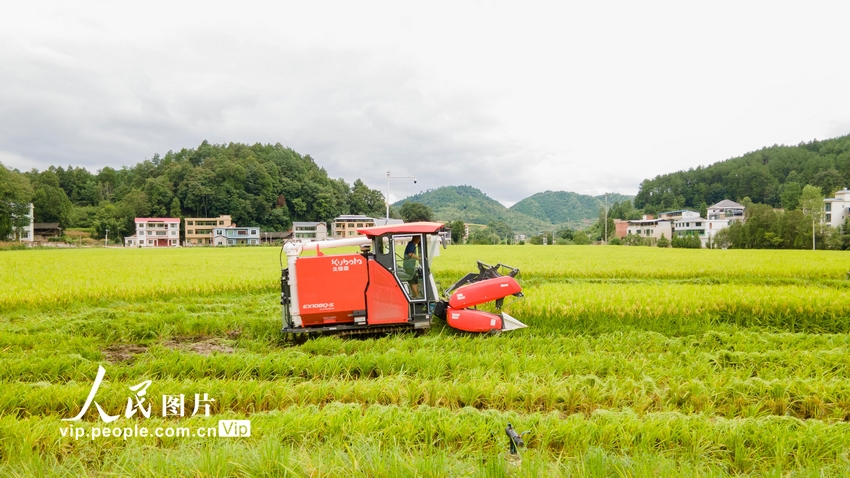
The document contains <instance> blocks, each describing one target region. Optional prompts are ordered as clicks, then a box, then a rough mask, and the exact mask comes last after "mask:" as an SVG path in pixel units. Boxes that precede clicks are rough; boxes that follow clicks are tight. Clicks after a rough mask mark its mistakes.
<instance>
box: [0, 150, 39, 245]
mask: <svg viewBox="0 0 850 478" xmlns="http://www.w3.org/2000/svg"><path fill="white" fill-rule="evenodd" d="M32 194H33V193H32V186H30V181H29V179H28V178H27V177H26V176H24V175H23V174H21V173H19V172H17V171H15V170H11V171H10V170H8V169H6V167H5V166H3V165H2V164H0V240H6V237H8V236H9V235H10V234H13V233H14V234H15V235H17V236H19V235H20V233H21V230H22V229H23V227H25V226H26V225H27V224H28V223H29V218H28V217H26V215H27V214H29V203H30V201H31V200H32ZM25 223H26V224H25Z"/></svg>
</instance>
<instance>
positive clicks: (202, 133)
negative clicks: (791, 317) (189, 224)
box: [0, 2, 850, 203]
mask: <svg viewBox="0 0 850 478" xmlns="http://www.w3.org/2000/svg"><path fill="white" fill-rule="evenodd" d="M444 7H445V8H448V6H444ZM668 7H669V5H666V6H665V5H659V4H654V3H651V4H648V5H642V6H640V7H636V6H634V5H632V4H629V3H624V4H620V5H618V6H617V8H613V9H611V10H610V11H609V9H608V7H603V6H594V5H582V6H578V5H566V4H565V5H560V6H558V5H554V4H553V5H550V6H541V5H530V6H527V7H522V8H520V7H517V6H515V5H514V4H507V3H504V4H503V3H499V2H496V3H493V4H488V8H481V6H480V5H477V6H475V5H454V4H452V5H451V8H452V15H446V11H445V10H444V9H441V8H440V7H439V6H437V7H436V8H434V9H428V10H424V11H423V10H412V9H408V8H407V7H405V6H404V5H398V4H394V3H386V4H382V5H374V4H370V5H366V6H363V5H355V4H349V3H331V4H323V5H312V4H298V5H292V4H279V5H272V6H269V5H265V4H254V3H250V2H249V3H247V4H245V5H240V6H239V7H238V8H236V7H232V6H229V5H227V4H225V5H216V4H210V5H205V8H197V6H192V5H191V4H180V5H176V4H171V3H168V4H166V3H157V2H153V3H146V4H145V5H119V4H110V5H106V6H99V7H94V6H88V5H70V4H65V3H63V2H57V3H55V4H52V5H50V4H45V5H42V4H39V5H30V4H27V5H23V4H22V5H21V6H18V7H16V9H17V10H16V11H15V12H11V13H14V15H9V16H6V17H5V18H4V19H0V63H2V64H3V65H4V68H2V69H0V84H2V85H3V88H2V89H0V104H3V105H4V107H3V108H2V110H0V150H2V151H5V152H6V154H7V155H10V156H7V157H8V158H10V159H9V160H8V161H9V162H10V163H12V164H10V165H11V166H12V167H19V168H23V169H29V168H31V167H33V166H35V167H39V168H45V167H47V166H49V165H66V164H72V165H75V166H84V167H87V168H89V169H92V170H94V169H98V168H101V167H103V166H105V165H111V166H113V167H120V166H122V165H127V166H130V165H133V164H136V163H138V162H140V161H142V160H144V159H145V158H149V157H151V156H153V155H154V154H155V153H159V154H164V153H165V152H167V151H169V150H179V149H181V148H192V147H196V146H197V145H198V144H200V143H201V142H202V141H203V140H208V141H210V142H213V143H228V142H242V143H249V144H252V143H256V142H261V143H278V142H279V143H281V144H283V145H285V146H288V147H291V148H293V149H294V150H296V151H298V152H300V153H302V154H310V155H311V156H312V157H313V158H314V159H315V160H316V161H317V163H318V164H319V165H321V166H323V167H324V168H325V169H326V170H327V171H328V172H329V174H330V175H331V176H332V177H342V178H344V179H345V180H347V181H348V182H352V181H353V180H354V179H356V178H361V179H363V181H364V182H366V183H367V184H368V185H369V186H371V187H373V188H376V189H379V190H382V191H383V190H384V189H385V188H386V171H387V170H391V171H393V173H394V174H398V175H415V176H417V178H419V182H418V183H417V184H415V185H414V184H412V182H407V181H396V182H394V184H393V189H392V191H393V194H394V195H398V196H399V197H404V196H406V195H410V194H414V193H417V192H419V191H421V190H423V189H432V188H437V187H440V186H444V185H458V184H469V185H472V186H475V187H478V188H480V189H482V190H483V191H484V192H485V193H487V194H488V195H490V196H491V197H493V198H495V199H497V200H500V201H502V202H504V203H511V202H515V201H518V200H520V199H522V198H524V197H527V196H529V195H531V194H534V193H536V192H540V191H544V190H547V189H548V190H568V191H575V192H579V193H584V194H601V193H604V192H606V191H610V192H620V193H627V194H634V193H636V192H637V188H638V187H639V184H640V181H641V180H643V179H646V178H651V177H654V176H655V175H657V174H663V173H667V172H672V171H676V170H679V169H688V168H691V167H696V166H698V165H707V164H710V163H713V162H716V161H721V160H724V159H728V158H730V157H733V156H737V155H740V154H743V153H745V152H747V151H750V150H753V149H758V148H760V147H763V146H769V145H771V144H774V143H785V144H796V143H798V142H800V141H807V140H810V139H812V138H815V137H817V138H821V139H823V138H826V137H832V136H837V135H841V134H846V133H847V132H848V130H850V126H849V125H850V123H848V120H847V117H848V116H847V113H846V112H847V111H850V109H848V108H850V99H848V94H847V91H846V88H844V85H843V81H842V80H841V78H845V77H846V76H847V75H848V74H849V73H850V67H848V66H847V64H846V62H836V61H834V59H835V58H840V57H841V53H842V50H841V46H842V45H843V44H844V42H843V41H842V37H841V36H840V35H841V32H842V31H843V29H842V28H839V27H840V26H842V24H841V19H842V18H844V17H843V16H841V15H838V13H840V11H839V10H840V9H837V8H828V7H827V8H824V7H819V8H816V9H814V10H812V11H811V12H810V11H808V10H806V11H805V12H798V11H796V10H794V9H784V8H778V7H776V8H771V9H770V10H769V11H765V10H764V9H760V8H756V7H752V6H746V7H739V6H737V4H736V6H735V11H736V15H729V14H728V11H729V10H728V9H729V8H732V7H731V6H724V5H723V4H719V5H717V6H716V8H712V9H700V8H697V7H693V6H686V5H678V6H675V8H668ZM827 13H833V14H832V15H829V14H827ZM763 17H764V18H767V19H769V20H770V22H768V23H767V24H766V23H765V22H763V21H761V20H763ZM13 19H14V20H13ZM805 19H808V20H812V19H817V20H818V22H820V23H818V27H817V28H811V29H809V27H808V26H807V25H809V23H807V22H806V21H803V20H805ZM814 23H817V22H813V24H814ZM783 25H784V26H786V27H787V26H789V25H794V26H795V30H794V31H797V32H798V34H797V35H794V36H788V35H779V36H777V35H775V32H776V31H781V28H782V26H783ZM807 29H808V30H807ZM718 31H722V32H724V33H723V34H722V35H717V34H716V32H718ZM795 58H806V62H805V65H807V66H800V65H798V63H799V62H796V63H795V61H796V60H795V61H792V60H794V59H795ZM793 65H798V66H793ZM814 65H830V68H822V67H820V66H814Z"/></svg>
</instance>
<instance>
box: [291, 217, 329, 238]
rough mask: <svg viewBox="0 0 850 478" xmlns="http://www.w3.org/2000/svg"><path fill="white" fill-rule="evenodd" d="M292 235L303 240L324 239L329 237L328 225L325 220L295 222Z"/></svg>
mask: <svg viewBox="0 0 850 478" xmlns="http://www.w3.org/2000/svg"><path fill="white" fill-rule="evenodd" d="M292 236H293V237H295V239H299V240H301V241H305V242H309V241H324V240H325V239H327V238H328V226H327V224H325V223H323V222H293V223H292Z"/></svg>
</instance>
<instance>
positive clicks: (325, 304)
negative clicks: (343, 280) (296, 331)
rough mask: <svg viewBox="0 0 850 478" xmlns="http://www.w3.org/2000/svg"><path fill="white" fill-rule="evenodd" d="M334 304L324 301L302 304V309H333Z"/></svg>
mask: <svg viewBox="0 0 850 478" xmlns="http://www.w3.org/2000/svg"><path fill="white" fill-rule="evenodd" d="M333 306H334V303H333V302H322V303H319V304H304V305H302V306H301V308H302V309H332V308H333Z"/></svg>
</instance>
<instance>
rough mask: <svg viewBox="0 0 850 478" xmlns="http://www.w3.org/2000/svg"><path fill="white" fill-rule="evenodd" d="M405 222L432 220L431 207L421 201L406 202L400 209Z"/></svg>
mask: <svg viewBox="0 0 850 478" xmlns="http://www.w3.org/2000/svg"><path fill="white" fill-rule="evenodd" d="M399 213H400V214H401V217H402V219H404V222H418V221H431V216H432V214H433V213H432V212H431V208H429V207H428V206H426V205H424V204H422V203H419V202H406V203H404V204H402V205H401V210H400V211H399Z"/></svg>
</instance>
